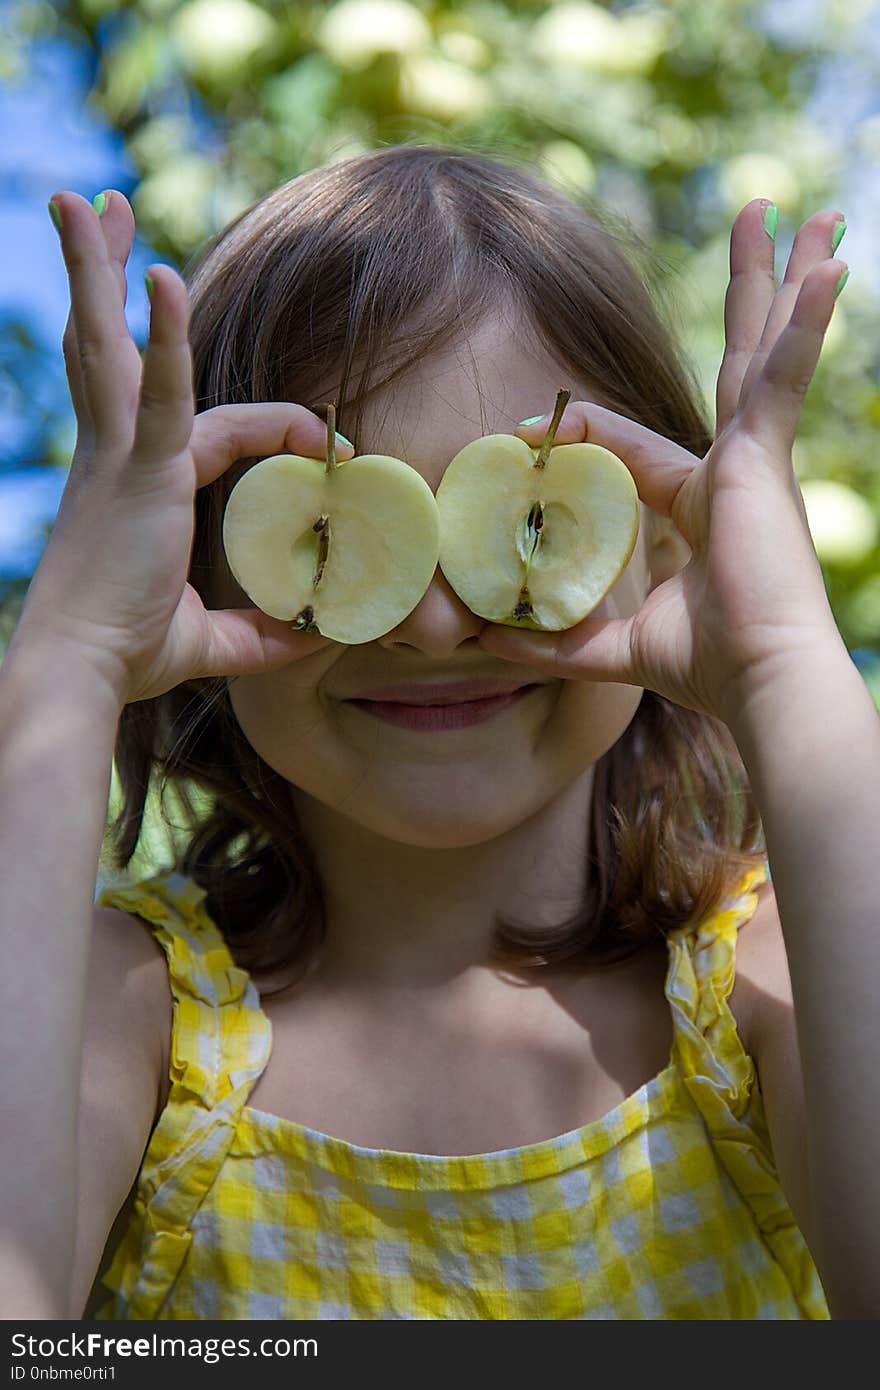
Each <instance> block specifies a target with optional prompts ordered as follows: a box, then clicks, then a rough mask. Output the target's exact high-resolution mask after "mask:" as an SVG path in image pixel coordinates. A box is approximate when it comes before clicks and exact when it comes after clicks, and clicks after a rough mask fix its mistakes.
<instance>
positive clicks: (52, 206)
mask: <svg viewBox="0 0 880 1390" xmlns="http://www.w3.org/2000/svg"><path fill="white" fill-rule="evenodd" d="M49 216H50V217H51V219H52V221H53V222H54V223H55V229H56V231H59V232H60V231H61V209H60V207H59V206H58V204H57V203H53V202H52V199H51V198H50V199H49Z"/></svg>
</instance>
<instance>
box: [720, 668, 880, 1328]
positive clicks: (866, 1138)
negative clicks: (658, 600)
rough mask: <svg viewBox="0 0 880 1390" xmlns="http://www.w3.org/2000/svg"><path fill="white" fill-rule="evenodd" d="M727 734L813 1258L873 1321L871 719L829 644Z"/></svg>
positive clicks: (785, 673) (877, 732) (842, 1295)
mask: <svg viewBox="0 0 880 1390" xmlns="http://www.w3.org/2000/svg"><path fill="white" fill-rule="evenodd" d="M732 727H733V726H732ZM733 732H734V735H735V737H736V741H737V744H738V746H739V748H740V751H741V753H742V755H743V759H744V761H745V763H746V766H747V768H748V771H749V775H750V778H751V781H752V785H753V787H754V791H755V795H756V798H757V801H758V805H759V807H760V810H761V816H762V819H763V823H764V829H765V832H766V837H767V849H768V854H769V860H770V868H771V872H772V875H773V886H774V889H775V892H776V901H777V904H778V908H779V914H780V918H781V921H782V929H783V935H784V939H785V950H786V955H787V957H788V966H789V969H790V972H791V987H792V994H793V998H794V1005H795V1015H796V1021H797V1036H798V1043H799V1050H800V1055H801V1060H802V1067H803V1086H804V1100H805V1108H804V1120H803V1124H804V1130H805V1137H806V1148H807V1152H808V1158H809V1163H808V1173H809V1178H808V1181H809V1203H810V1212H809V1217H808V1221H807V1223H806V1224H807V1225H808V1227H809V1231H810V1233H811V1244H812V1248H813V1255H814V1258H815V1260H816V1264H817V1267H818V1270H819V1274H820V1277H821V1279H822V1283H823V1286H824V1288H825V1292H826V1295H827V1298H828V1304H829V1307H830V1309H831V1312H832V1316H834V1317H836V1318H865V1317H867V1318H876V1317H878V1316H880V1235H878V1232H880V1194H878V1187H877V1181H876V1169H877V1162H878V1158H880V1119H878V1116H880V1085H878V1077H880V1035H878V1031H877V1000H878V996H880V875H878V853H877V835H878V827H880V716H878V713H877V710H876V708H875V706H874V703H873V701H872V699H871V696H870V695H869V693H868V690H867V688H866V686H865V684H864V682H863V680H862V678H861V676H860V675H859V673H858V671H857V669H856V667H855V666H854V665H853V663H852V661H851V660H850V658H849V656H848V654H847V652H846V649H845V648H844V647H843V644H842V643H841V644H840V647H839V648H835V649H832V650H829V651H827V652H821V651H817V653H816V659H815V661H813V662H812V663H807V662H806V661H804V662H803V663H802V664H801V665H800V666H799V668H798V669H783V670H780V672H779V677H778V680H777V682H776V683H775V684H771V685H768V686H765V687H764V688H763V689H762V690H761V691H760V692H758V693H756V694H755V696H754V698H753V699H752V700H750V701H747V702H746V704H745V707H744V709H743V712H742V716H741V718H740V719H739V720H738V721H736V726H735V727H733ZM765 1050H766V1046H765ZM765 1065H766V1064H765ZM768 1118H769V1119H771V1120H772V1118H773V1117H771V1116H769V1115H768ZM791 1141H792V1147H793V1146H794V1145H795V1144H796V1143H797V1141H798V1136H797V1134H793V1135H792V1136H791ZM774 1142H775V1140H774Z"/></svg>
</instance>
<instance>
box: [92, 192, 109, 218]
mask: <svg viewBox="0 0 880 1390" xmlns="http://www.w3.org/2000/svg"><path fill="white" fill-rule="evenodd" d="M109 203H110V194H109V193H96V194H95V196H94V198H93V199H92V207H93V208H94V209H95V212H96V213H97V214H98V216H99V217H100V216H101V214H102V213H103V212H105V211H106V209H107V207H108V205H109Z"/></svg>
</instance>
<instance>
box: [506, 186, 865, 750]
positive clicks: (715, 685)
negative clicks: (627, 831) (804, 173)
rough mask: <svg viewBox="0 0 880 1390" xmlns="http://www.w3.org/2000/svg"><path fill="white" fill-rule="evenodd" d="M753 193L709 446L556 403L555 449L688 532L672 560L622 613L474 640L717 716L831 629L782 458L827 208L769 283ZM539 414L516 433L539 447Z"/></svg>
mask: <svg viewBox="0 0 880 1390" xmlns="http://www.w3.org/2000/svg"><path fill="white" fill-rule="evenodd" d="M766 207H767V201H766V200H765V199H755V200H754V201H753V202H751V203H749V204H748V205H747V206H746V207H745V208H743V210H742V212H741V213H740V214H739V216H738V217H737V218H736V221H735V222H734V224H733V230H732V232H731V238H730V269H731V278H730V284H729V288H728V291H727V297H726V301H725V336H726V346H725V352H724V358H723V361H722V364H721V370H720V373H719V377H718V384H717V389H716V409H717V426H716V434H715V441H714V443H713V444H712V447H711V448H710V450H709V452H708V453H707V454H706V456H705V458H703V459H699V458H696V457H695V456H694V455H693V454H690V453H688V452H687V450H685V449H683V448H681V447H680V446H679V445H677V444H674V443H672V442H671V441H670V440H668V439H665V438H663V437H662V436H661V435H658V434H655V433H654V432H653V431H652V430H649V429H647V428H645V427H644V426H642V425H638V424H636V423H635V422H634V421H632V420H629V419H627V418H626V417H624V416H622V415H617V414H616V413H615V412H614V411H611V410H606V409H605V408H604V407H603V406H599V405H593V404H592V403H590V402H588V401H577V402H572V403H570V404H569V405H568V406H567V407H566V410H565V413H564V414H563V416H562V421H561V423H560V426H559V429H558V431H557V434H556V441H555V442H556V443H559V444H568V443H574V442H578V441H581V440H589V441H590V442H591V443H593V444H600V445H602V446H603V447H604V448H606V449H610V450H611V451H612V452H613V453H615V454H617V455H618V456H619V457H620V458H621V459H622V460H623V461H624V463H625V464H626V465H627V467H628V468H629V470H630V472H631V473H632V475H633V478H634V479H635V483H636V486H637V488H638V492H639V496H640V498H641V499H642V501H643V502H645V503H646V504H647V506H649V507H651V508H653V509H654V511H656V512H659V513H660V514H661V515H663V516H665V517H669V518H670V519H671V521H672V523H673V524H674V526H675V527H676V529H677V530H678V531H679V532H680V534H681V535H682V536H683V537H684V539H685V541H687V543H688V545H689V546H690V550H691V558H690V560H689V561H688V563H687V565H686V566H685V567H684V568H683V569H681V570H679V572H678V573H677V574H675V575H673V577H672V578H670V579H667V580H666V581H665V582H664V583H662V584H659V585H658V586H657V587H655V588H653V589H652V590H651V591H650V592H649V593H648V594H647V596H646V598H645V600H644V602H643V603H642V606H641V607H640V608H639V610H638V612H637V613H635V614H634V615H633V616H632V617H629V618H620V619H603V618H597V617H594V616H588V617H586V618H584V619H583V620H582V621H581V622H580V623H578V624H577V625H576V626H575V627H573V628H569V629H568V630H567V631H564V632H524V631H523V630H522V629H514V628H512V627H505V626H504V625H502V624H495V623H489V624H487V625H486V627H485V628H483V630H482V632H481V633H480V637H479V641H480V645H481V646H482V647H484V649H485V650H486V651H490V652H492V653H493V655H496V656H499V657H502V658H507V659H509V660H511V661H520V662H527V663H528V664H529V665H531V666H534V667H536V668H537V669H538V670H540V671H542V672H543V673H544V674H547V675H552V676H557V677H562V678H563V679H567V680H592V681H619V682H621V683H623V684H626V685H636V686H641V687H643V688H644V689H647V690H654V691H657V692H658V693H659V694H660V695H663V696H665V697H666V699H668V700H671V701H673V702H674V703H675V704H678V705H683V706H685V707H687V708H689V709H694V710H697V711H699V712H700V713H703V714H709V715H713V716H715V717H717V718H720V719H722V720H724V722H725V723H728V724H729V723H730V722H731V719H732V718H733V717H734V715H735V714H736V713H737V712H738V711H739V710H740V709H741V708H742V704H743V701H744V700H745V699H747V698H749V697H751V696H753V695H754V694H755V693H756V692H760V690H761V689H763V688H764V687H765V685H766V684H768V683H769V682H771V681H772V680H773V678H774V676H775V674H776V673H778V672H780V671H782V670H783V669H786V670H787V669H789V668H790V667H792V666H793V665H796V664H797V662H798V661H799V660H800V659H802V658H803V657H804V655H806V654H807V653H810V654H812V655H813V656H815V653H816V650H817V646H818V647H821V646H822V645H823V644H824V645H825V646H826V647H827V645H828V644H829V641H830V642H832V643H834V642H836V645H837V648H838V649H839V648H840V646H841V644H842V639H841V637H840V634H839V632H838V629H837V627H836V624H835V622H834V616H833V614H832V612H831V608H830V606H829V603H828V598H827V594H826V592H825V584H824V580H823V577H822V570H821V567H820V565H819V560H818V557H817V555H816V550H815V547H814V545H813V540H812V537H811V535H810V529H809V526H808V524H807V515H806V511H805V509H804V503H803V497H802V495H801V490H800V487H799V486H798V482H797V478H796V476H795V472H794V468H793V466H792V446H793V444H794V439H795V435H796V433H797V429H798V424H799V422H800V416H801V410H802V406H803V400H804V396H805V394H806V391H807V387H808V386H809V384H810V381H811V379H812V376H813V373H814V371H815V369H816V364H817V362H818V360H819V354H820V351H821V348H822V343H823V340H824V336H825V332H826V330H827V328H828V324H829V323H830V321H831V315H832V313H833V310H834V304H835V290H836V288H837V285H838V283H839V281H840V279H841V276H842V275H843V272H844V271H845V270H846V264H845V262H843V261H839V260H834V259H832V258H831V255H832V253H831V238H832V233H833V230H834V227H835V224H836V223H837V222H838V221H839V220H840V219H841V216H842V214H840V213H838V212H832V211H824V212H818V213H816V214H815V215H814V216H813V217H810V218H808V219H807V221H806V222H804V223H803V225H802V226H801V228H800V230H799V231H798V233H797V236H796V237H795V240H794V245H793V247H792V251H791V256H790V257H789V261H788V266H787V267H786V272H785V278H784V280H783V283H782V285H781V286H780V288H779V289H778V290H776V289H775V288H774V276H773V265H774V257H773V253H774V243H773V241H772V240H771V239H770V237H769V236H768V235H767V232H766V231H765V230H764V220H763V219H764V209H765V208H766ZM548 423H549V416H546V417H544V418H543V420H541V421H539V422H538V423H537V424H535V425H530V426H528V427H520V428H518V429H517V430H516V433H517V434H518V435H520V436H521V437H522V438H523V439H525V440H526V442H527V443H528V444H530V445H531V446H532V447H537V446H538V445H540V443H541V441H542V440H543V438H544V435H545V434H546V431H547V425H548Z"/></svg>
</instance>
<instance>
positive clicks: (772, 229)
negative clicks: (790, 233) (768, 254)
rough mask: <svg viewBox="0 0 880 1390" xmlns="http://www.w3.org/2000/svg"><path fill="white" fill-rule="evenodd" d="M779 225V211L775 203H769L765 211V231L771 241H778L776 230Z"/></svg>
mask: <svg viewBox="0 0 880 1390" xmlns="http://www.w3.org/2000/svg"><path fill="white" fill-rule="evenodd" d="M778 225H779V209H778V208H777V206H776V204H775V203H768V204H767V206H766V208H765V209H764V231H765V232H766V233H767V235H768V237H769V238H770V240H771V241H775V239H776V228H777V226H778Z"/></svg>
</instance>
